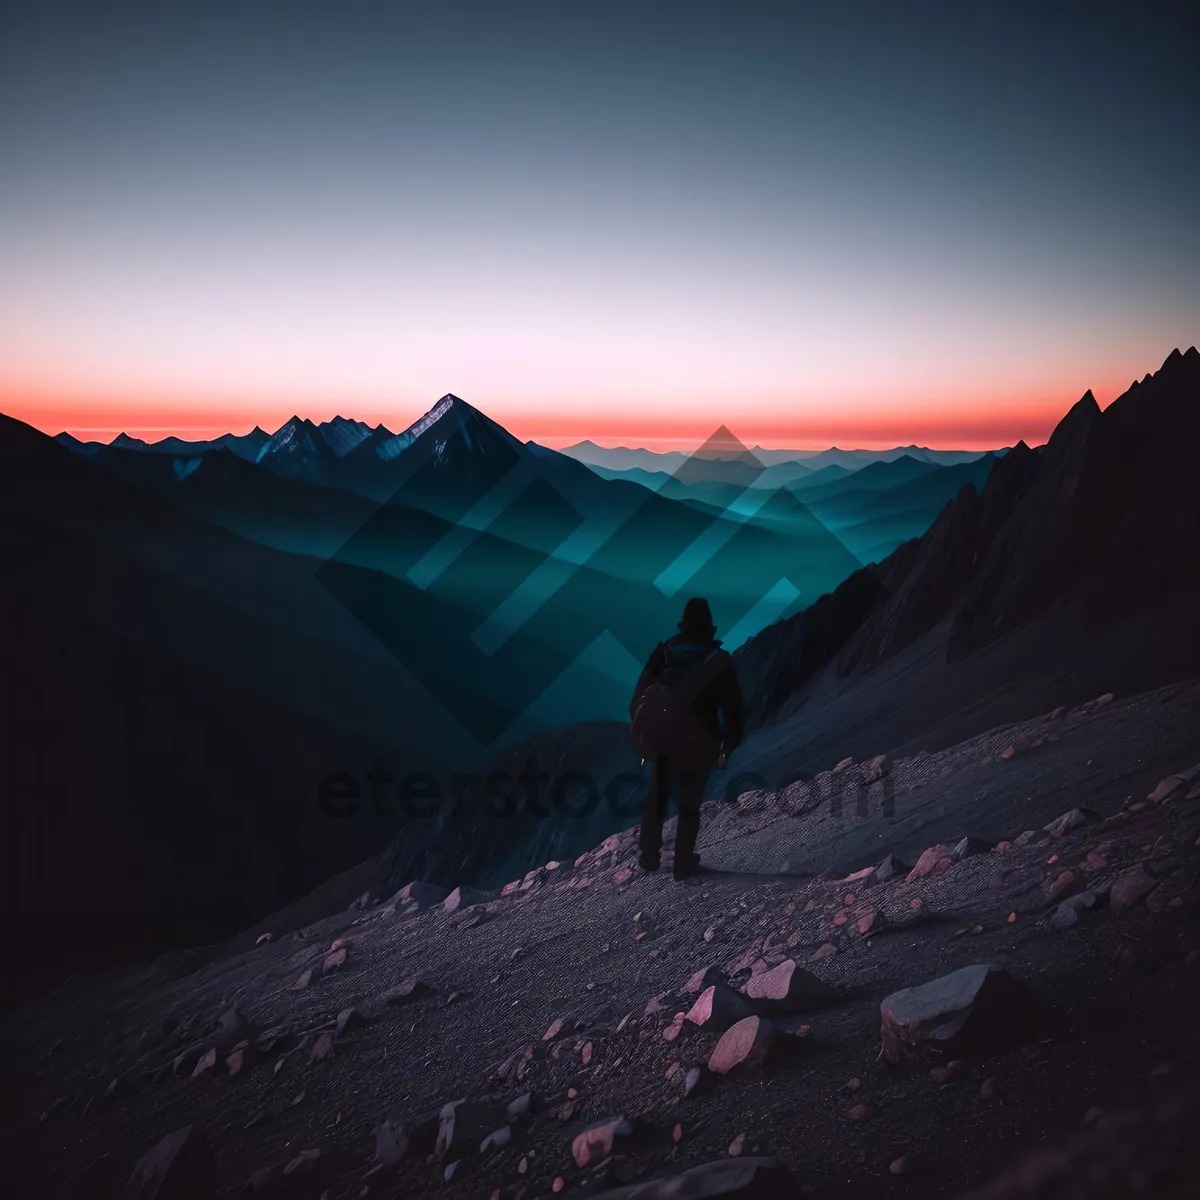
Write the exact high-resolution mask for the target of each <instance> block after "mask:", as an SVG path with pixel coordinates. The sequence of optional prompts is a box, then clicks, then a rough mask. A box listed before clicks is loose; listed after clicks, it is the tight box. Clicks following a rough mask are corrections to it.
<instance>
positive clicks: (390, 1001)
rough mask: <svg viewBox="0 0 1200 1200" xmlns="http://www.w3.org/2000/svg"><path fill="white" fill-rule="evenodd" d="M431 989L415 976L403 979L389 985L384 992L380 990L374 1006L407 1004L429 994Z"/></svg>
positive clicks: (387, 1006)
mask: <svg viewBox="0 0 1200 1200" xmlns="http://www.w3.org/2000/svg"><path fill="white" fill-rule="evenodd" d="M430 991H431V989H430V988H428V987H426V986H425V984H423V983H422V982H421V981H420V980H419V979H417V978H416V976H413V977H412V978H410V979H405V980H404V981H403V982H401V983H398V984H396V985H395V987H390V988H388V990H387V991H386V992H381V993H380V994H379V995H378V996H377V997H376V998H375V1003H374V1006H375V1007H377V1008H392V1007H395V1006H397V1005H401V1004H408V1003H409V1002H410V1001H413V1000H420V999H423V998H424V997H425V996H428V995H429V994H430Z"/></svg>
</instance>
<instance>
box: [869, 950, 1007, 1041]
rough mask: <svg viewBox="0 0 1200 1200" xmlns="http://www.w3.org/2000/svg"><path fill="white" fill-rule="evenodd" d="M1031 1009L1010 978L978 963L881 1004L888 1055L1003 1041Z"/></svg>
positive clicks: (899, 994) (994, 968)
mask: <svg viewBox="0 0 1200 1200" xmlns="http://www.w3.org/2000/svg"><path fill="white" fill-rule="evenodd" d="M1028 1010H1029V1004H1028V999H1027V997H1026V995H1025V993H1024V989H1023V988H1022V987H1021V986H1020V984H1018V983H1017V981H1016V980H1015V979H1013V977H1012V976H1011V975H1009V974H1008V973H1007V972H1006V971H1002V970H999V969H997V968H996V967H993V966H990V965H989V964H987V963H976V964H975V965H973V966H969V967H963V968H962V969H961V970H958V971H953V972H951V973H950V974H949V975H943V976H941V977H940V978H938V979H934V980H931V981H930V982H929V983H924V984H920V985H918V986H917V987H911V988H904V989H903V990H902V991H899V992H893V993H892V995H890V996H888V997H887V998H886V999H885V1000H884V1001H883V1003H882V1004H881V1005H880V1015H881V1017H882V1023H881V1029H880V1032H881V1036H882V1038H883V1054H884V1057H885V1058H887V1059H888V1061H889V1062H893V1063H895V1062H900V1061H901V1060H902V1059H903V1058H905V1057H906V1056H907V1055H910V1054H914V1053H919V1052H921V1051H924V1050H927V1049H930V1050H936V1051H939V1052H942V1053H945V1054H950V1053H958V1052H961V1051H963V1050H966V1049H974V1048H979V1047H982V1046H986V1045H988V1044H991V1043H996V1042H1000V1041H1003V1040H1005V1039H1006V1038H1007V1037H1008V1036H1009V1035H1010V1034H1012V1033H1014V1032H1016V1031H1017V1030H1018V1029H1019V1028H1020V1026H1021V1024H1022V1022H1023V1019H1024V1017H1025V1016H1026V1015H1027V1014H1028Z"/></svg>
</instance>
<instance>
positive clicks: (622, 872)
mask: <svg viewBox="0 0 1200 1200" xmlns="http://www.w3.org/2000/svg"><path fill="white" fill-rule="evenodd" d="M632 878H633V872H632V871H631V870H630V869H629V868H628V867H621V868H619V869H618V870H617V871H615V872H614V873H613V883H615V884H617V885H618V886H619V885H620V884H622V883H628V882H629V881H630V880H631V879H632Z"/></svg>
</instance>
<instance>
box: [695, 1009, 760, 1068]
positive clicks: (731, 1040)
mask: <svg viewBox="0 0 1200 1200" xmlns="http://www.w3.org/2000/svg"><path fill="white" fill-rule="evenodd" d="M775 1041H776V1033H775V1027H774V1025H772V1024H771V1022H770V1021H766V1020H764V1019H763V1018H762V1017H746V1018H745V1019H744V1020H742V1021H739V1022H738V1023H737V1024H736V1025H734V1026H733V1027H732V1028H731V1029H727V1030H726V1031H725V1032H724V1033H723V1034H722V1035H721V1040H720V1041H719V1042H718V1043H717V1045H716V1048H715V1049H714V1050H713V1052H712V1057H711V1058H709V1060H708V1069H709V1070H710V1071H712V1072H714V1073H715V1074H717V1075H728V1074H730V1073H731V1072H733V1071H744V1072H753V1071H757V1070H760V1069H761V1068H762V1067H763V1066H764V1065H765V1064H766V1062H767V1060H768V1058H769V1056H770V1054H771V1051H772V1049H773V1048H774V1046H775Z"/></svg>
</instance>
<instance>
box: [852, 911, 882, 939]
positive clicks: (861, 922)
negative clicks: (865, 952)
mask: <svg viewBox="0 0 1200 1200" xmlns="http://www.w3.org/2000/svg"><path fill="white" fill-rule="evenodd" d="M883 925H884V919H883V913H881V912H880V911H879V910H878V909H877V908H872V909H870V910H869V911H868V912H865V913H863V914H862V916H860V917H859V918H858V920H857V921H855V922H854V931H855V933H856V934H858V936H859V937H866V936H867V935H868V934H870V933H878V932H879V930H880V929H881V928H882V927H883Z"/></svg>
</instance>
